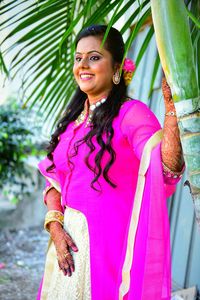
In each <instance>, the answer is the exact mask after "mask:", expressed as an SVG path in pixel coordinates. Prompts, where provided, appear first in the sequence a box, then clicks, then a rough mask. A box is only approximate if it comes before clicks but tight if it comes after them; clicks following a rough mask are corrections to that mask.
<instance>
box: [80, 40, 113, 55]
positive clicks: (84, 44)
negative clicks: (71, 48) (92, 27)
mask: <svg viewBox="0 0 200 300" xmlns="http://www.w3.org/2000/svg"><path fill="white" fill-rule="evenodd" d="M101 42H102V39H101V38H100V37H94V36H87V37H84V38H82V39H81V40H80V41H79V42H78V44H77V47H76V52H80V53H88V52H91V51H95V50H96V51H98V52H100V53H106V52H107V53H109V52H108V51H107V50H106V49H105V48H104V47H101Z"/></svg>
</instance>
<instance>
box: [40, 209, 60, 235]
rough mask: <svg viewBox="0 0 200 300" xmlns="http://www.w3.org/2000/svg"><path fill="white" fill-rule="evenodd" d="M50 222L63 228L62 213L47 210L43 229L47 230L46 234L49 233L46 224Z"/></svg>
mask: <svg viewBox="0 0 200 300" xmlns="http://www.w3.org/2000/svg"><path fill="white" fill-rule="evenodd" d="M51 222H58V223H60V224H61V225H62V226H63V224H64V215H63V213H62V212H61V211H59V210H49V211H48V212H47V213H46V216H45V221H44V229H45V230H47V231H48V232H49V229H48V224H49V223H51Z"/></svg>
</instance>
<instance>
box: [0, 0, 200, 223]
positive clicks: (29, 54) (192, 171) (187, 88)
mask: <svg viewBox="0 0 200 300" xmlns="http://www.w3.org/2000/svg"><path fill="white" fill-rule="evenodd" d="M1 2H2V3H1V10H0V15H1V16H2V17H3V18H4V21H2V22H1V24H0V28H1V31H2V32H5V31H6V30H7V31H8V30H9V32H8V33H7V34H6V37H5V39H4V40H3V41H2V43H1V51H2V54H1V55H0V66H1V69H2V70H4V71H5V72H6V67H5V64H4V62H3V57H6V55H10V56H11V57H12V59H11V64H10V66H9V70H10V72H9V74H10V76H11V77H15V76H16V75H17V74H19V73H20V74H21V73H23V75H22V88H23V93H24V106H26V105H29V106H30V107H32V106H33V105H37V106H38V108H39V110H41V111H42V112H45V114H46V119H47V120H50V119H53V120H56V119H57V118H58V117H59V116H60V115H61V112H62V111H63V110H64V108H65V107H66V104H67V102H68V101H69V99H70V98H71V96H72V94H73V91H74V89H75V83H74V80H73V75H72V71H71V70H72V64H73V53H74V41H75V36H76V35H77V33H78V32H79V30H80V29H81V28H83V27H84V26H88V25H91V24H94V23H108V24H109V26H112V25H115V24H116V23H117V22H118V21H119V20H120V18H122V17H123V16H124V14H126V16H127V19H126V21H125V22H123V25H122V26H121V32H122V34H123V35H124V36H127V37H126V38H125V43H126V54H127V52H128V50H129V48H130V46H131V44H132V42H133V41H134V39H135V38H136V36H137V35H138V33H139V31H140V30H141V28H142V27H143V26H144V25H145V24H146V23H148V24H150V26H149V30H148V32H147V35H146V38H145V39H144V42H143V44H142V46H141V49H140V51H139V53H138V56H137V58H136V67H137V66H138V65H139V63H140V61H141V58H142V56H143V55H144V53H145V51H146V49H147V47H148V45H149V42H150V40H151V38H152V36H153V35H154V27H155V32H156V38H157V45H158V50H159V54H160V58H161V62H162V67H163V70H164V72H165V75H166V77H167V80H168V82H169V84H170V87H171V90H172V93H173V99H174V101H175V105H176V109H177V114H178V117H179V127H180V132H181V142H182V146H183V151H184V157H185V161H186V165H187V169H188V174H189V182H190V188H191V191H192V196H193V199H194V203H195V210H196V216H197V219H198V221H199V222H200V193H199V190H200V174H199V170H200V155H199V148H198V146H199V144H200V143H199V141H200V136H199V132H200V118H199V84H200V76H199V74H200V71H199V70H200V68H199V65H198V61H199V59H198V58H199V56H200V54H199V51H198V50H199V44H200V34H199V31H198V28H199V27H200V24H199V16H200V3H199V2H198V1H196V0H188V1H186V2H187V3H186V4H185V2H184V0H167V1H163V0H151V1H150V0H137V1H136V0H126V1H123V0H112V1H110V0H104V1H102V0H98V1H96V0H89V1H88V0H87V1H86V0H78V1H76V0H73V1H72V0H71V1H70V0H69V1H66V0H37V1H35V0H31V1H30V0H29V1H28V0H17V1H15V0H7V1H1ZM151 10H152V15H153V23H154V27H153V24H152V21H151ZM108 16H110V18H108ZM189 18H190V20H191V26H190V28H189V25H188V23H189V20H188V19H189ZM123 21H124V20H123ZM109 26H108V27H109ZM183 28H184V30H183ZM108 30H109V28H108ZM19 34H20V35H19ZM180 37H182V39H181V41H180ZM7 41H9V42H10V45H11V46H9V47H7V48H6V43H7ZM126 54H125V56H126ZM194 58H195V59H194ZM158 66H159V57H158V58H157V59H156V61H155V64H154V68H153V69H154V71H153V74H152V80H151V87H153V83H154V80H155V77H156V71H157V70H158ZM188 99H191V100H188ZM188 104H189V105H188Z"/></svg>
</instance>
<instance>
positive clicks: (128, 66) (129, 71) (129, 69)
mask: <svg viewBox="0 0 200 300" xmlns="http://www.w3.org/2000/svg"><path fill="white" fill-rule="evenodd" d="M122 69H123V71H124V81H125V84H126V85H129V83H130V82H131V80H132V78H133V73H134V71H135V64H134V62H133V61H132V60H131V59H129V58H125V60H124V65H123V68H122Z"/></svg>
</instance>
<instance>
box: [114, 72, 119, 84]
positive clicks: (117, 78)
mask: <svg viewBox="0 0 200 300" xmlns="http://www.w3.org/2000/svg"><path fill="white" fill-rule="evenodd" d="M113 83H114V84H116V85H117V84H119V83H120V74H119V70H117V71H116V72H115V73H114V75H113Z"/></svg>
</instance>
